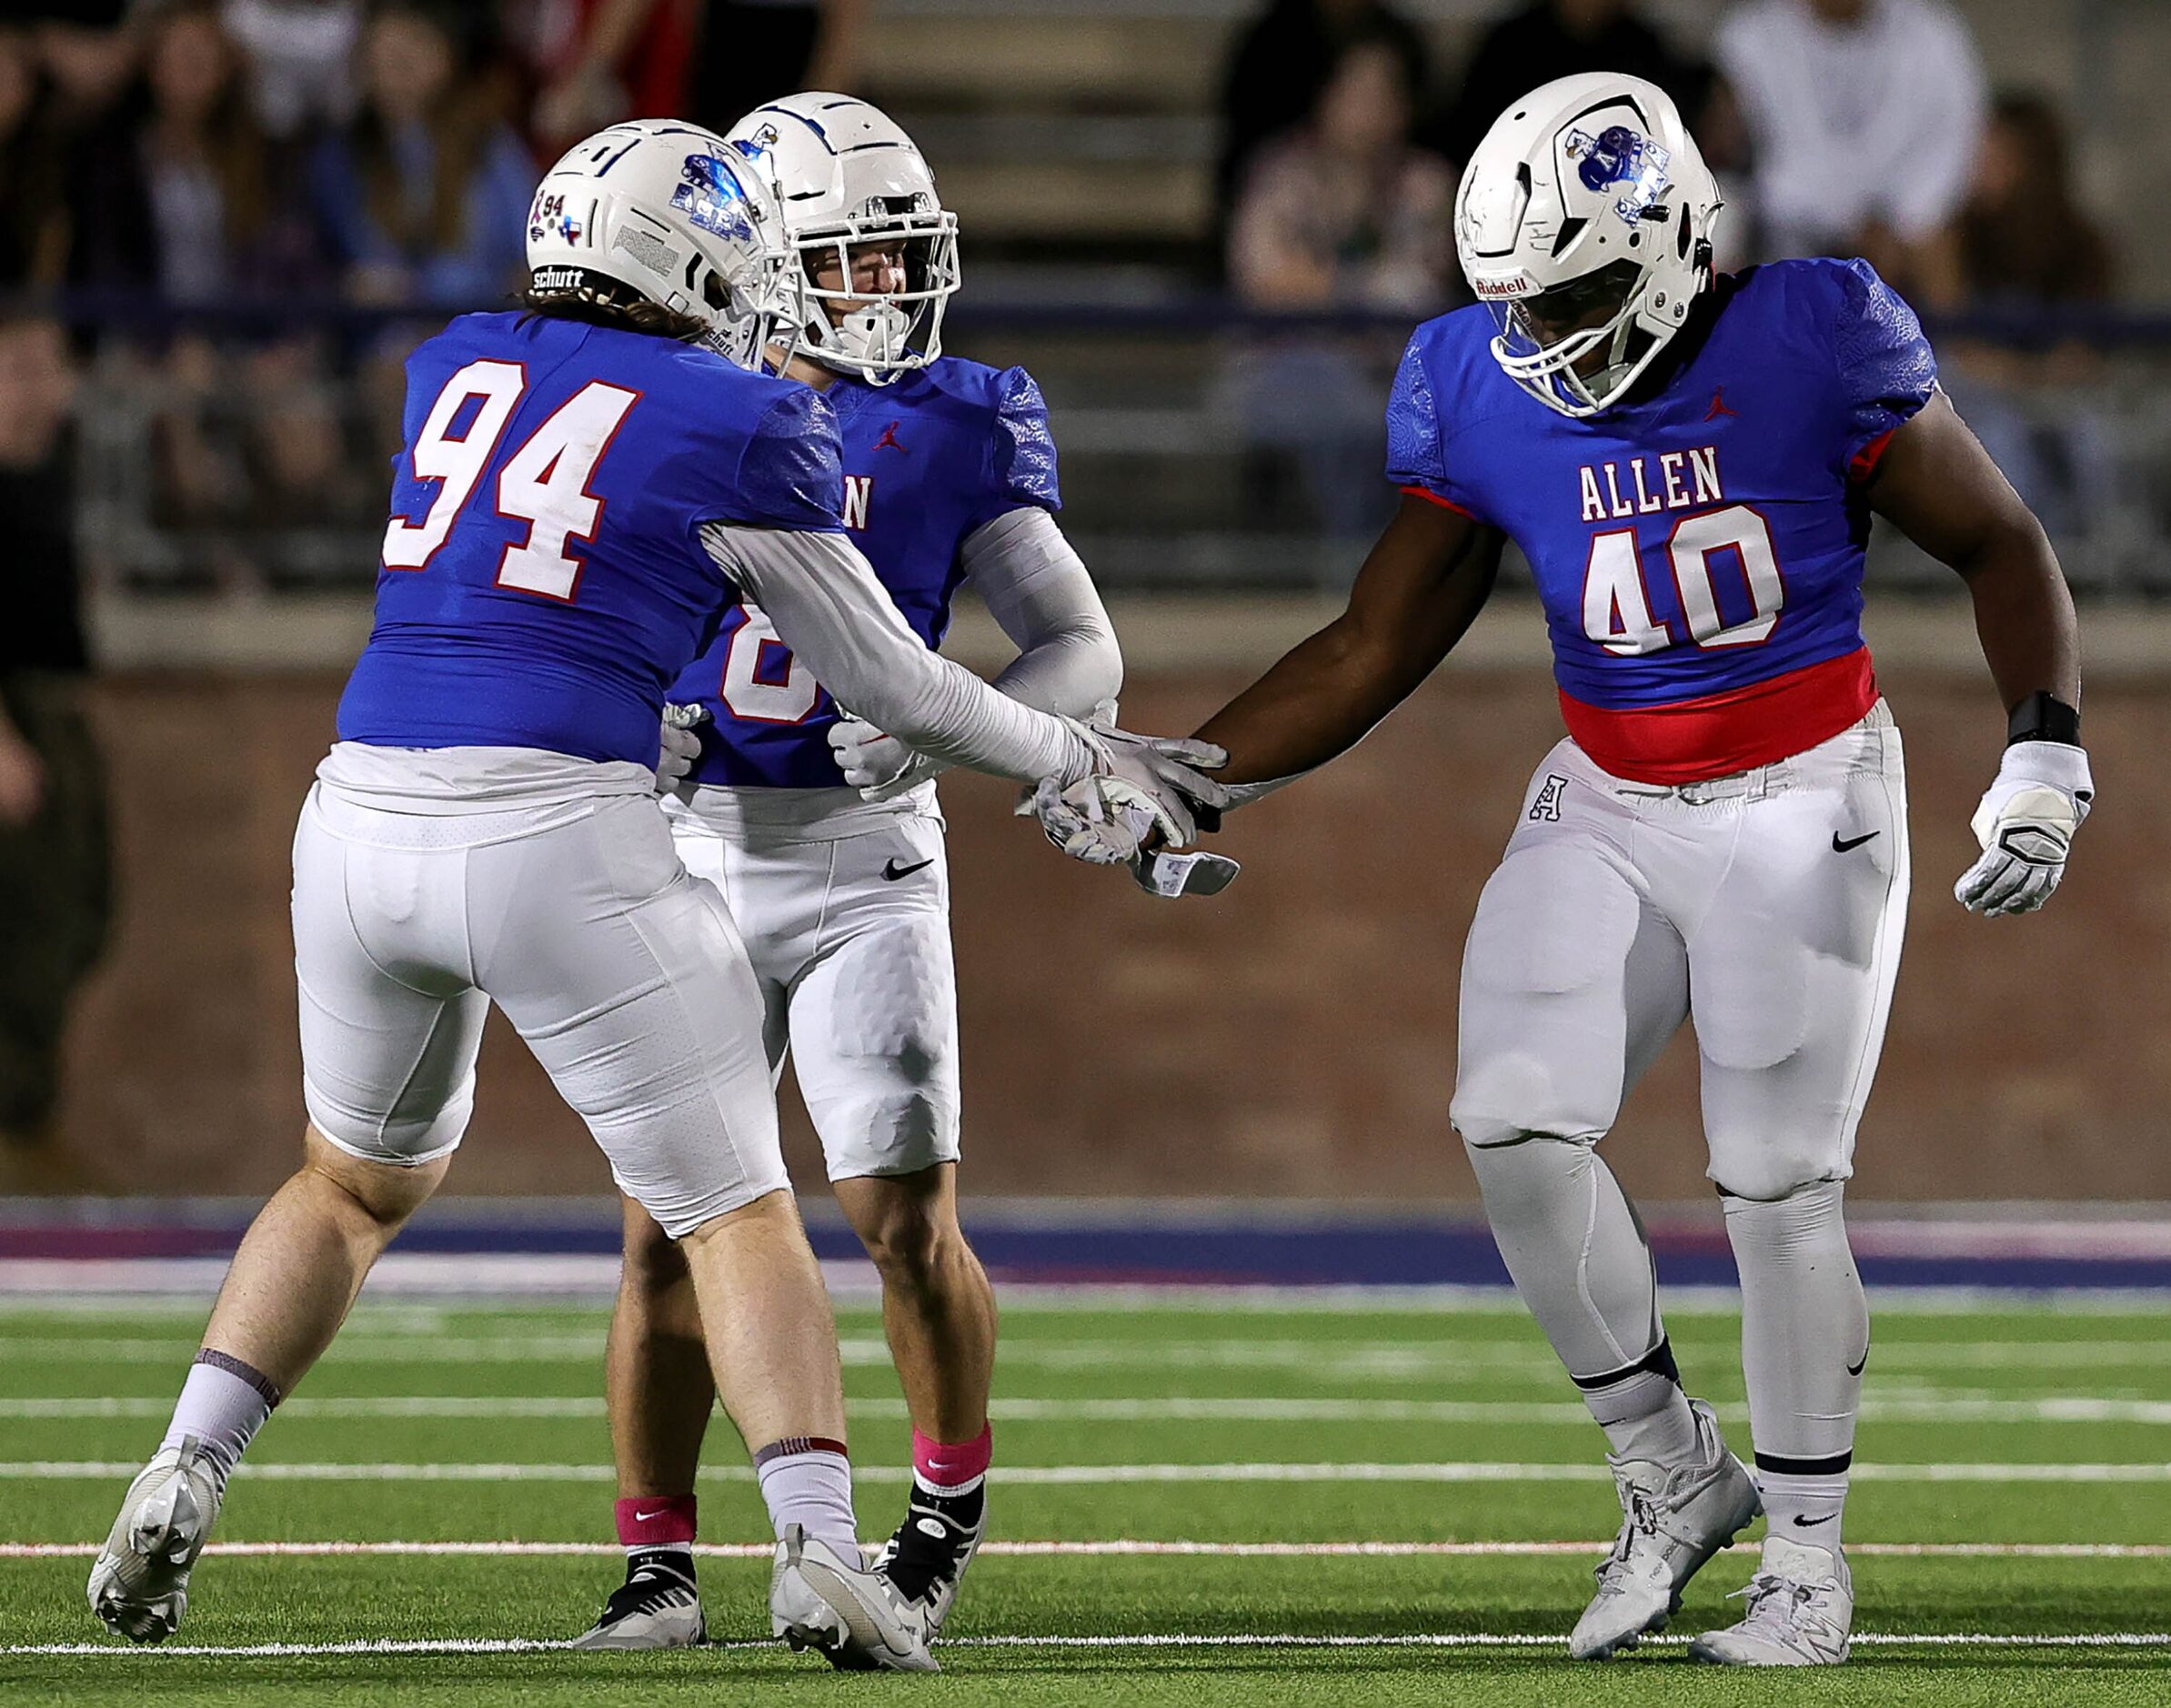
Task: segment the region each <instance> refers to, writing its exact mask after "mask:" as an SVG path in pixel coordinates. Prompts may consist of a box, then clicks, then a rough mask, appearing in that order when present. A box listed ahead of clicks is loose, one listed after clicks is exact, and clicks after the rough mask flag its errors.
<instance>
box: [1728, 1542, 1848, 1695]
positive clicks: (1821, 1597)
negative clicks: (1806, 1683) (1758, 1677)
mask: <svg viewBox="0 0 2171 1708" xmlns="http://www.w3.org/2000/svg"><path fill="white" fill-rule="evenodd" d="M1734 1593H1735V1594H1737V1595H1744V1596H1746V1597H1747V1598H1748V1601H1749V1609H1748V1611H1747V1612H1746V1613H1744V1614H1743V1615H1742V1617H1741V1622H1740V1623H1738V1624H1733V1625H1729V1626H1727V1627H1726V1629H1725V1630H1724V1631H1707V1632H1705V1633H1704V1634H1703V1635H1702V1636H1701V1637H1698V1638H1697V1639H1696V1641H1695V1642H1694V1643H1690V1644H1689V1653H1690V1655H1691V1656H1692V1657H1693V1658H1694V1659H1695V1660H1698V1661H1709V1662H1711V1663H1714V1665H1718V1666H1837V1665H1839V1664H1840V1663H1842V1662H1843V1661H1844V1660H1845V1659H1846V1658H1847V1653H1848V1643H1847V1638H1848V1635H1849V1633H1851V1632H1852V1631H1853V1629H1854V1576H1853V1574H1852V1573H1850V1572H1848V1571H1847V1562H1846V1556H1845V1555H1844V1554H1842V1553H1835V1552H1833V1551H1832V1550H1831V1549H1829V1548H1812V1547H1809V1546H1808V1545H1806V1544H1805V1543H1803V1542H1795V1541H1794V1540H1792V1539H1791V1538H1789V1537H1786V1536H1767V1537H1765V1538H1764V1563H1763V1566H1762V1568H1761V1569H1760V1570H1759V1571H1758V1572H1757V1573H1756V1575H1755V1576H1754V1577H1753V1578H1751V1579H1750V1580H1749V1587H1748V1588H1747V1589H1745V1590H1736V1591H1735V1592H1734Z"/></svg>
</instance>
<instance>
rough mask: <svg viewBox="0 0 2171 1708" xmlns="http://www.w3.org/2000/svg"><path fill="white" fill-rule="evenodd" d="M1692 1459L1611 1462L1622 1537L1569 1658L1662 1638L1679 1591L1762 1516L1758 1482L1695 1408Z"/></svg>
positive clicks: (1710, 1417)
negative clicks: (1695, 1449) (1671, 1462)
mask: <svg viewBox="0 0 2171 1708" xmlns="http://www.w3.org/2000/svg"><path fill="white" fill-rule="evenodd" d="M1689 1409H1690V1410H1691V1411H1692V1412H1694V1413H1695V1414H1696V1443H1697V1446H1698V1448H1699V1449H1700V1451H1699V1452H1698V1453H1697V1456H1696V1457H1695V1458H1694V1460H1692V1461H1690V1462H1688V1463H1687V1464H1682V1465H1671V1466H1668V1465H1661V1464H1658V1463H1656V1462H1653V1461H1651V1460H1648V1459H1621V1458H1616V1457H1613V1456H1612V1455H1610V1454H1609V1455H1608V1456H1607V1459H1606V1463H1607V1464H1609V1465H1611V1466H1612V1467H1613V1486H1614V1490H1615V1492H1617V1493H1618V1494H1619V1495H1620V1497H1621V1512H1622V1521H1621V1533H1620V1534H1619V1535H1618V1536H1616V1537H1615V1538H1614V1539H1613V1552H1612V1553H1610V1554H1608V1555H1607V1556H1606V1557H1605V1559H1604V1560H1603V1562H1601V1563H1600V1564H1599V1566H1598V1568H1597V1570H1596V1572H1595V1573H1594V1575H1595V1576H1596V1577H1597V1579H1598V1593H1597V1594H1596V1595H1594V1596H1593V1597H1592V1598H1591V1604H1590V1605H1589V1606H1588V1607H1586V1608H1584V1609H1583V1617H1582V1618H1581V1619H1579V1620H1577V1621H1576V1622H1575V1630H1574V1631H1573V1633H1571V1634H1570V1636H1569V1638H1568V1653H1569V1656H1570V1658H1571V1659H1573V1660H1577V1661H1604V1660H1609V1659H1611V1658H1612V1657H1613V1656H1614V1655H1616V1654H1619V1653H1623V1651H1625V1650H1629V1649H1633V1648H1634V1647H1635V1646H1636V1644H1637V1643H1638V1642H1640V1641H1641V1640H1642V1639H1643V1637H1645V1636H1646V1635H1648V1634H1650V1633H1653V1632H1657V1631H1663V1630H1664V1629H1665V1628H1666V1621H1667V1620H1669V1619H1671V1618H1672V1617H1673V1614H1674V1613H1676V1612H1677V1611H1678V1610H1679V1609H1680V1606H1681V1592H1682V1588H1683V1586H1684V1585H1685V1584H1686V1583H1687V1582H1688V1581H1689V1580H1690V1579H1691V1578H1693V1577H1694V1576H1695V1575H1696V1572H1698V1570H1699V1569H1701V1567H1702V1566H1703V1565H1704V1562H1705V1561H1707V1560H1709V1559H1710V1558H1711V1557H1712V1555H1714V1553H1716V1552H1719V1550H1720V1549H1722V1548H1724V1547H1725V1546H1726V1544H1727V1543H1728V1542H1732V1541H1733V1540H1734V1537H1735V1535H1736V1534H1737V1533H1739V1532H1740V1531H1741V1530H1742V1529H1743V1528H1744V1526H1745V1525H1747V1524H1748V1522H1749V1521H1750V1520H1752V1519H1754V1517H1755V1516H1756V1515H1757V1513H1759V1512H1762V1511H1763V1510H1764V1502H1763V1501H1762V1500H1761V1499H1759V1498H1758V1495H1757V1492H1756V1480H1755V1478H1754V1477H1752V1476H1751V1475H1750V1474H1749V1472H1748V1469H1747V1467H1746V1466H1744V1464H1743V1463H1742V1462H1741V1461H1740V1460H1738V1459H1736V1458H1735V1457H1734V1455H1733V1454H1732V1453H1730V1452H1727V1451H1726V1443H1725V1442H1724V1441H1722V1440H1721V1439H1720V1438H1719V1420H1718V1419H1717V1417H1716V1416H1714V1414H1713V1412H1712V1409H1711V1407H1709V1406H1708V1405H1706V1404H1704V1402H1703V1401H1701V1400H1692V1401H1690V1402H1689Z"/></svg>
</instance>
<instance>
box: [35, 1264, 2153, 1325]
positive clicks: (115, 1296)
mask: <svg viewBox="0 0 2171 1708" xmlns="http://www.w3.org/2000/svg"><path fill="white" fill-rule="evenodd" d="M226 1264H227V1260H226V1258H225V1257H194V1258H111V1259H98V1258H0V1299H5V1301H7V1304H8V1307H9V1309H10V1311H11V1312H12V1311H14V1310H16V1309H21V1310H25V1311H37V1310H43V1309H46V1308H48V1307H57V1308H58V1309H59V1310H61V1311H71V1310H72V1311H82V1310H84V1309H85V1308H86V1307H92V1306H102V1305H103V1303H104V1301H107V1300H132V1301H139V1302H141V1303H143V1304H145V1305H146V1306H148V1307H150V1308H152V1309H159V1308H161V1307H163V1306H165V1305H166V1304H167V1303H169V1302H171V1301H176V1300H186V1301H190V1304H191V1305H192V1307H193V1308H194V1309H196V1310H199V1311H200V1310H203V1309H205V1308H206V1307H208V1305H209V1304H210V1302H211V1299H212V1296H213V1295H214V1294H215V1293H216V1291H218V1285H219V1282H220V1281H222V1280H223V1279H224V1278H225V1274H226ZM822 1272H823V1276H824V1279H825V1280H826V1281H828V1282H829V1287H830V1289H831V1291H833V1292H835V1293H837V1294H838V1295H839V1300H840V1301H841V1302H844V1303H847V1304H849V1305H852V1306H865V1305H866V1304H868V1303H869V1301H870V1300H871V1299H872V1298H873V1297H874V1296H875V1295H876V1292H877V1291H878V1290H877V1284H876V1278H875V1272H874V1266H873V1265H872V1264H870V1263H867V1262H864V1261H833V1260H832V1261H826V1262H824V1263H823V1265H822ZM998 1284H999V1285H1000V1288H1001V1291H1002V1297H1003V1302H1004V1304H1005V1306H1006V1307H1007V1308H1009V1309H1010V1310H1012V1311H1018V1312H1020V1313H1022V1312H1028V1311H1032V1312H1043V1311H1044V1312H1049V1313H1051V1314H1053V1313H1061V1312H1079V1311H1087V1312H1091V1311H1140V1310H1159V1311H1198V1312H1201V1313H1205V1314H1210V1315H1239V1314H1248V1315H1259V1314H1272V1313H1282V1312H1286V1313H1293V1314H1298V1315H1306V1316H1309V1315H1314V1314H1320V1313H1328V1314H1341V1313H1347V1312H1361V1313H1364V1314H1370V1315H1386V1314H1416V1315H1428V1316H1430V1315H1440V1314H1443V1313H1454V1314H1476V1315H1493V1314H1502V1313H1510V1314H1513V1313H1515V1312H1516V1311H1518V1305H1517V1301H1516V1298H1515V1295H1514V1292H1513V1289H1511V1288H1509V1287H1507V1286H1505V1285H1504V1284H1503V1285H1498V1286H1493V1285H1485V1286H1468V1285H1456V1284H1440V1285H1416V1286H1384V1287H1373V1286H1351V1285H1329V1286H1303V1285H1299V1286H1278V1285H1272V1284H1266V1285H1256V1286H1254V1285H1247V1284H1244V1283H1241V1282H1238V1283H1224V1282H1215V1281H1207V1282H1200V1283H1176V1284H1167V1283H1157V1282H1141V1283H1109V1284H1101V1283H1092V1282H1087V1283H1070V1282H1061V1283H1046V1282H1034V1281H1001V1280H1000V1277H999V1278H998ZM617 1290H618V1259H617V1258H616V1257H610V1256H604V1255H600V1254H588V1253H557V1254H552V1253H535V1252H398V1251H395V1252H392V1253H390V1254H389V1255H387V1257H385V1258H383V1259H382V1260H380V1261H379V1262H378V1263H377V1267H376V1269H375V1270H374V1271H371V1274H370V1277H369V1283H368V1285H367V1288H366V1289H365V1290H364V1291H363V1295H362V1308H363V1309H365V1310H369V1309H375V1308H378V1307H384V1306H390V1307H393V1308H396V1309H397V1308H400V1307H403V1306H404V1307H426V1306H436V1307H439V1308H443V1309H447V1310H458V1311H474V1310H476V1309H477V1306H478V1305H483V1304H486V1303H487V1302H488V1301H493V1300H502V1301H504V1302H505V1304H506V1305H507V1307H508V1312H511V1311H519V1310H521V1309H523V1308H527V1309H530V1310H533V1309H537V1308H548V1307H550V1306H552V1305H554V1304H555V1305H556V1306H558V1308H560V1309H564V1308H569V1307H572V1306H579V1305H586V1304H588V1303H590V1302H599V1301H607V1300H608V1299H609V1298H610V1296H611V1295H612V1294H613V1293H614V1292H616V1291H617ZM1870 1304H1871V1307H1872V1309H1873V1310H1874V1311H1877V1312H1879V1313H1881V1314H1884V1315H1887V1316H1895V1317H1901V1316H1933V1317H1949V1316H1987V1315H1998V1316H2005V1315H2016V1316H2029V1317H2035V1318H2045V1317H2049V1316H2052V1315H2059V1316H2076V1315H2089V1316H2113V1317H2116V1316H2131V1315H2135V1314H2146V1315H2150V1316H2154V1315H2158V1314H2160V1313H2161V1312H2162V1311H2164V1310H2165V1309H2166V1306H2171V1288H2164V1287H2153V1288H2152V1287H2087V1286H2079V1287H2055V1288H2054V1287H2045V1288H2027V1289H2019V1288H2007V1287H1995V1286H1985V1287H1889V1286H1873V1287H1872V1288H1871V1289H1870ZM1740 1309H1741V1293H1740V1291H1739V1290H1738V1289H1735V1288H1732V1287H1712V1286H1681V1287H1669V1288H1668V1289H1667V1290H1666V1313H1667V1315H1668V1316H1673V1317H1691V1316H1707V1315H1712V1314H1719V1315H1727V1314H1732V1313H1734V1312H1736V1311H1739V1310H1740Z"/></svg>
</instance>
